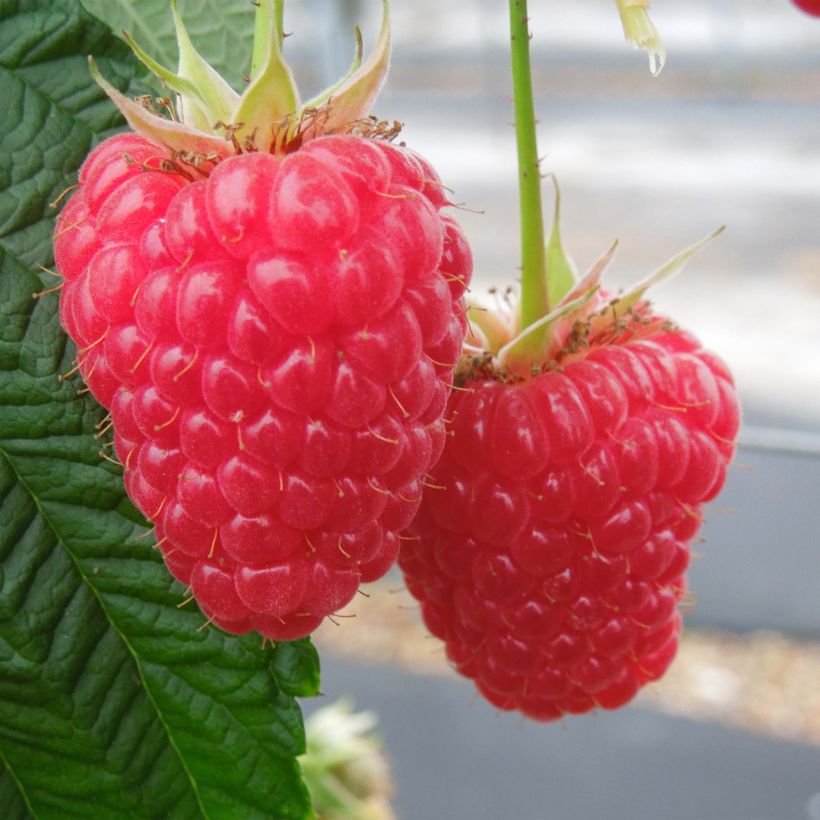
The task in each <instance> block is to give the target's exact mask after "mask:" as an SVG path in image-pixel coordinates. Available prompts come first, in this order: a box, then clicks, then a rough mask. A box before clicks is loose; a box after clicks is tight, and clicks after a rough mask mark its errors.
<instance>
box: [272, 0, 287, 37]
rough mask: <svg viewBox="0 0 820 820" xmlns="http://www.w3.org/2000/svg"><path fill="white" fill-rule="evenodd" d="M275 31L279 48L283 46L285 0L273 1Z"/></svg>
mask: <svg viewBox="0 0 820 820" xmlns="http://www.w3.org/2000/svg"><path fill="white" fill-rule="evenodd" d="M274 9H275V10H274V14H275V15H276V31H277V32H278V33H279V48H280V49H281V48H282V47H283V46H284V45H285V0H274Z"/></svg>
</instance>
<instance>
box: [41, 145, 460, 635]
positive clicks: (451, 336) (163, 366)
mask: <svg viewBox="0 0 820 820" xmlns="http://www.w3.org/2000/svg"><path fill="white" fill-rule="evenodd" d="M161 157H162V152H161V150H160V149H158V148H156V147H154V146H152V145H150V144H149V143H147V142H146V141H144V140H141V139H139V138H135V137H134V136H131V135H129V136H120V137H113V138H111V139H110V140H107V141H106V142H105V143H103V144H102V145H101V146H100V147H99V148H98V149H97V150H96V151H95V152H94V153H93V154H92V155H91V156H90V157H89V159H88V161H87V163H86V164H85V165H84V166H83V169H82V171H81V173H80V188H79V190H78V191H77V192H75V193H74V195H73V196H72V198H71V200H70V202H69V203H68V205H67V206H66V208H65V210H64V211H63V213H62V215H61V218H60V220H59V223H58V226H57V231H56V239H55V253H56V258H57V266H58V268H59V270H60V271H61V272H62V274H63V276H64V277H65V280H66V283H65V286H64V288H63V290H62V296H61V315H62V316H63V322H64V326H65V328H66V331H67V332H68V333H69V334H70V335H71V337H72V338H73V339H74V340H75V341H76V343H77V345H78V348H79V362H80V371H81V373H82V375H83V377H84V378H85V380H86V381H87V383H88V385H89V387H90V388H91V391H92V392H93V394H94V396H95V397H96V398H97V400H98V401H99V402H100V403H101V404H102V405H104V406H105V407H107V408H109V409H110V411H111V416H112V419H113V423H114V432H115V437H114V445H115V448H116V451H117V454H118V455H119V457H120V459H121V461H122V463H123V464H124V465H125V483H126V488H127V490H128V494H129V496H130V498H131V499H132V501H133V502H134V504H135V505H136V506H137V507H138V508H139V509H140V510H141V511H142V512H143V514H144V515H146V516H147V517H148V518H149V519H150V520H151V521H153V522H154V524H155V527H156V531H157V537H158V543H159V546H160V548H161V550H162V552H163V555H164V556H165V557H166V559H167V562H168V565H169V568H170V569H171V571H172V572H173V573H174V575H175V576H176V577H177V578H178V579H179V580H181V581H182V582H183V583H186V584H190V585H191V587H192V589H193V593H194V595H195V597H196V599H197V601H198V602H199V604H200V605H201V607H202V609H203V610H204V611H205V612H206V613H207V614H208V616H209V617H211V618H212V619H213V620H214V622H215V623H217V624H218V625H220V626H221V627H223V628H225V629H227V630H229V631H232V632H247V631H249V630H251V629H256V630H258V631H259V632H261V633H262V634H264V635H266V636H268V637H271V638H278V639H289V638H295V637H298V636H301V635H304V634H306V633H308V632H310V631H312V630H313V629H315V628H316V626H318V624H319V623H320V622H321V621H322V620H323V618H324V617H325V616H326V615H328V614H329V613H332V612H335V611H336V610H338V609H339V608H341V607H343V606H344V605H345V604H346V603H347V602H348V601H349V600H350V599H351V598H352V596H353V595H354V594H355V592H356V590H357V588H358V586H359V584H360V583H361V582H363V581H372V580H374V579H375V578H377V577H379V576H381V575H382V574H384V572H386V571H387V569H388V568H389V567H390V566H391V564H392V562H393V559H394V558H395V555H396V551H397V548H398V539H397V535H396V533H397V532H398V531H400V530H401V529H402V528H404V527H405V526H406V525H407V524H408V522H409V521H410V520H411V519H412V517H413V515H414V514H415V511H416V509H417V507H418V504H419V501H420V485H421V482H422V480H423V477H424V475H425V473H426V472H427V471H428V470H429V469H430V467H431V465H432V464H433V463H434V462H435V460H436V459H437V458H438V456H439V453H440V451H441V447H442V445H443V442H444V429H443V423H442V421H441V415H442V411H443V410H444V406H445V401H446V397H447V394H448V391H449V388H450V383H451V380H452V364H453V363H454V362H455V360H456V358H457V353H458V349H459V346H460V344H461V340H462V338H463V334H464V327H465V320H464V317H463V308H462V306H461V304H460V299H461V295H462V293H463V291H464V286H465V284H466V281H467V279H468V278H469V275H470V268H471V260H470V254H469V249H468V247H467V245H466V243H465V241H464V238H463V236H462V234H461V232H460V229H459V228H458V226H457V224H456V223H455V221H454V220H452V218H450V217H449V216H443V215H440V214H439V213H438V207H440V206H441V205H443V204H444V201H443V198H442V197H441V195H440V188H439V187H438V186H437V183H436V178H435V177H433V176H432V174H433V172H432V171H431V170H430V169H429V168H428V167H424V166H422V164H421V163H420V162H419V160H418V159H417V158H416V157H414V155H413V154H411V153H410V152H409V151H406V150H403V149H400V148H396V147H394V146H392V145H390V144H387V143H382V142H377V141H374V140H367V139H364V138H359V137H352V136H329V137H321V138H319V139H316V140H313V141H311V142H309V143H308V144H307V145H306V146H305V147H304V148H302V149H301V150H299V151H297V152H296V153H293V154H290V155H288V156H287V157H284V158H278V157H274V156H273V155H271V154H262V153H251V154H243V155H239V156H234V157H230V158H228V159H225V160H223V161H222V162H221V163H219V165H217V166H216V168H215V170H214V171H213V173H211V174H210V175H209V176H208V177H207V178H203V179H199V180H196V181H188V180H186V179H185V178H184V177H182V176H180V175H174V174H169V173H164V172H161V171H150V170H144V166H145V164H148V165H156V164H157V163H158V162H159V161H160V160H161ZM137 158H138V160H139V162H140V163H142V165H140V164H137V163H136V162H132V161H130V160H133V159H137Z"/></svg>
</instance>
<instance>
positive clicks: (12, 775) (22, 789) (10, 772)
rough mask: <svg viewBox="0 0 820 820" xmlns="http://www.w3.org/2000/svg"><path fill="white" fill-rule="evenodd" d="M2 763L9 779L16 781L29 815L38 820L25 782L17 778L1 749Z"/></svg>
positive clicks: (15, 783)
mask: <svg viewBox="0 0 820 820" xmlns="http://www.w3.org/2000/svg"><path fill="white" fill-rule="evenodd" d="M0 762H2V764H3V766H4V767H5V769H6V771H7V772H8V775H9V777H10V778H11V779H12V780H13V781H14V785H15V786H17V791H18V792H19V793H20V797H22V798H23V802H24V803H25V804H26V808H27V809H28V813H29V814H30V815H31V816H32V817H33V818H35V820H37V814H36V812H35V811H34V809H33V808H32V806H31V801H30V800H29V797H28V792H27V791H26V788H25V786H24V785H23V782H22V781H21V780H20V778H19V777H17V774H16V772H15V771H14V769H13V768H12V765H11V763H9V761H8V759H7V758H6V756H5V755H4V754H3V749H2V748H0Z"/></svg>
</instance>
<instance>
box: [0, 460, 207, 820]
mask: <svg viewBox="0 0 820 820" xmlns="http://www.w3.org/2000/svg"><path fill="white" fill-rule="evenodd" d="M0 456H2V457H3V458H4V459H5V461H6V463H7V464H8V465H9V468H10V469H11V471H12V472H13V473H14V475H15V477H16V479H17V481H18V482H19V483H20V485H21V486H22V487H23V488H24V489H25V491H26V492H27V493H28V494H29V496H30V497H31V500H32V502H33V504H34V506H35V507H36V508H37V511H38V513H39V514H40V515H41V516H42V518H43V521H44V522H45V523H46V525H47V526H48V528H49V530H51V532H52V534H53V535H54V537H55V538H56V540H57V543H58V544H59V545H60V546H61V547H62V549H63V550H64V551H65V553H66V555H68V557H69V559H70V560H71V562H72V563H73V564H74V566H75V568H76V570H77V572H78V573H79V575H80V578H81V579H82V581H83V583H84V584H85V585H86V586H87V587H88V589H90V590H91V593H92V594H93V595H94V597H95V598H96V599H97V603H98V604H99V606H100V609H101V610H102V612H103V614H104V615H105V618H106V620H107V621H108V623H109V625H110V627H111V629H113V630H114V632H115V633H116V634H117V636H118V637H119V638H120V640H121V641H122V642H123V644H125V648H126V649H127V650H128V652H129V654H130V655H131V657H132V658H133V659H134V663H135V665H136V667H137V673H138V674H139V677H140V683H141V684H142V687H143V689H144V690H145V693H146V695H147V696H148V699H149V700H150V701H151V704H152V706H153V707H154V711H155V712H156V714H157V717H158V718H159V721H160V723H161V724H162V727H163V729H164V730H165V733H166V735H167V737H168V742H169V743H170V745H171V748H172V749H173V750H174V753H175V754H176V756H177V758H178V759H179V762H180V765H181V766H182V769H183V771H184V772H185V775H186V776H187V778H188V781H189V783H190V785H191V790H192V791H193V793H194V797H195V798H196V803H197V807H198V808H199V810H200V812H201V813H202V816H203V817H204V818H206V820H208V817H209V815H208V812H207V811H206V810H205V806H204V804H203V802H202V796H201V795H200V793H199V786H198V784H197V782H196V779H195V778H194V776H193V774H192V773H191V770H190V769H189V768H188V764H187V762H186V760H185V757H184V755H183V754H182V752H181V751H180V749H179V746H177V743H176V740H175V739H174V735H173V732H172V731H171V727H170V726H169V725H168V723H167V722H166V720H165V717H164V716H163V714H162V710H161V709H160V707H159V704H158V703H157V701H156V699H155V698H154V694H153V692H152V691H151V688H150V686H149V685H148V681H147V680H146V678H145V672H144V670H143V668H142V662H141V659H140V656H139V654H138V653H137V651H136V650H135V649H134V647H133V646H132V645H131V643H130V641H129V640H128V638H127V637H126V636H125V635H124V634H123V632H122V631H121V630H120V629H119V628H118V626H117V625H116V623H115V621H114V619H113V618H112V617H111V613H110V612H109V611H108V607H107V606H106V604H105V602H104V601H103V599H102V596H101V595H100V593H99V592H98V591H97V589H96V587H95V586H94V584H92V583H91V581H90V579H89V578H88V576H87V575H86V573H85V572H84V571H83V569H82V566H81V565H80V562H79V560H78V559H77V557H76V555H74V553H73V551H72V550H71V549H70V548H69V546H68V544H67V543H66V541H65V539H63V537H62V535H61V534H60V531H59V529H58V528H57V526H56V525H55V524H54V522H53V521H52V520H51V518H50V517H49V515H48V513H47V512H46V511H45V509H44V508H43V505H42V504H41V503H40V498H39V496H38V495H37V493H35V492H34V490H33V489H32V488H31V487H30V486H29V485H28V482H27V481H26V480H25V478H24V477H23V475H22V474H21V473H20V471H19V470H18V469H17V465H16V464H15V463H14V459H13V458H12V457H11V455H10V454H9V453H8V452H7V451H6V450H5V449H4V448H3V447H2V446H0ZM0 756H2V752H1V751H0ZM3 761H4V762H6V761H5V758H3ZM7 768H8V770H9V772H11V771H12V770H11V768H10V767H8V766H7ZM12 776H13V777H14V780H15V782H16V783H18V785H20V786H22V784H21V783H20V781H19V780H18V779H17V777H16V776H14V775H13V773H12ZM24 798H25V793H24ZM26 803H27V804H28V800H27V799H26Z"/></svg>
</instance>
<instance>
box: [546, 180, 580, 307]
mask: <svg viewBox="0 0 820 820" xmlns="http://www.w3.org/2000/svg"><path fill="white" fill-rule="evenodd" d="M552 184H553V185H554V186H555V202H554V205H553V212H552V229H551V231H550V236H549V239H548V240H547V248H546V255H547V259H546V262H547V294H548V295H549V303H550V304H551V305H558V304H559V303H560V302H561V300H562V299H563V298H564V297H565V296H566V295H567V293H569V292H570V290H572V286H573V285H574V284H575V279H576V273H575V267H574V266H573V264H572V262H571V261H570V259H569V257H568V256H567V254H566V253H565V251H564V245H563V243H562V242H561V189H560V188H559V187H558V180H556V179H555V177H552Z"/></svg>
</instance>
